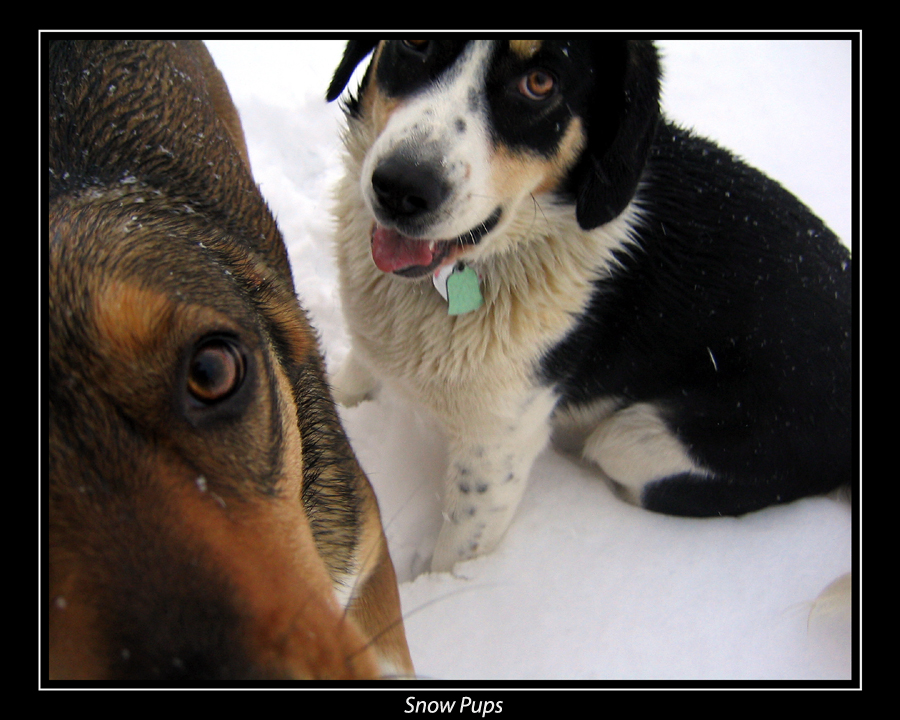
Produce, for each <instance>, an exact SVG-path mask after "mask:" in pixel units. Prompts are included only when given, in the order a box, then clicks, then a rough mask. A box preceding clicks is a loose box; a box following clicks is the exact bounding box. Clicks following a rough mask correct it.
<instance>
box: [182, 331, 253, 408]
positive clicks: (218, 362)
mask: <svg viewBox="0 0 900 720" xmlns="http://www.w3.org/2000/svg"><path fill="white" fill-rule="evenodd" d="M243 380H244V357H243V355H242V354H241V353H240V351H239V350H238V349H237V347H235V345H234V343H233V342H231V341H230V340H227V339H225V338H215V339H211V340H208V341H206V342H205V343H203V344H202V345H200V346H199V347H198V348H197V350H196V352H195V353H194V356H193V357H192V358H191V363H190V367H189V368H188V378H187V385H188V392H190V394H191V395H192V396H193V397H194V399H196V400H198V401H199V402H201V403H204V404H207V405H208V404H211V403H216V402H218V401H220V400H224V399H225V398H227V397H228V396H229V395H231V394H232V393H233V392H234V391H235V390H237V389H238V388H239V387H240V386H241V383H242V382H243Z"/></svg>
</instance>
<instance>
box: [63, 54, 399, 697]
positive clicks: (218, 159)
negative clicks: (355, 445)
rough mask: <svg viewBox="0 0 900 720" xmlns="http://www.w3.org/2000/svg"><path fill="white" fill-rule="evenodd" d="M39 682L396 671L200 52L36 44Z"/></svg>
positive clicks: (211, 70)
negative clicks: (44, 222) (43, 278)
mask: <svg viewBox="0 0 900 720" xmlns="http://www.w3.org/2000/svg"><path fill="white" fill-rule="evenodd" d="M48 87H49V96H48V97H49V102H48V122H49V139H50V140H49V248H48V251H49V275H48V277H49V280H48V286H49V301H48V341H49V342H48V346H49V350H48V373H47V393H48V405H47V408H48V409H47V417H48V426H49V458H48V466H49V490H48V500H49V502H48V516H47V517H48V533H47V542H48V570H49V572H48V580H49V582H48V592H47V596H46V597H47V601H48V615H49V616H48V626H47V627H48V641H49V654H48V658H47V659H48V669H49V676H50V678H51V679H55V680H80V679H89V680H117V679H118V680H179V679H183V680H198V679H232V680H234V679H273V678H307V679H310V678H374V677H379V676H383V675H385V674H401V673H402V674H411V672H412V667H411V664H410V662H409V655H408V650H407V648H406V642H405V638H404V634H403V627H402V622H401V619H400V607H399V600H398V595H397V587H396V581H395V580H394V574H393V567H392V565H391V561H390V558H389V556H388V555H387V549H386V544H385V541H384V535H383V532H382V528H381V523H380V519H379V513H378V507H377V503H376V501H375V497H374V495H373V493H372V490H371V488H370V486H369V484H368V481H367V479H366V477H365V475H364V474H363V473H362V471H361V470H360V468H359V466H358V464H357V462H356V459H355V457H354V455H353V453H352V451H351V449H350V446H349V444H348V442H347V440H346V437H345V436H344V434H343V430H342V428H341V425H340V422H339V420H338V418H337V415H336V412H335V410H334V407H333V404H332V402H331V397H330V393H329V390H328V388H327V386H326V384H325V382H324V379H323V378H324V371H323V369H322V361H321V358H320V355H319V350H318V346H317V340H316V336H315V333H314V332H313V330H312V329H311V327H310V325H309V323H308V320H307V318H306V315H305V312H304V310H303V309H302V308H301V306H300V305H299V303H298V301H297V298H296V296H295V294H294V288H293V282H292V277H291V270H290V267H289V265H288V259H287V253H286V251H285V248H284V244H283V241H282V238H281V234H280V232H279V230H278V228H277V227H276V224H275V221H274V219H273V217H272V215H271V213H270V212H269V210H268V208H267V207H266V204H265V202H264V201H263V199H262V197H261V196H260V194H259V191H258V189H257V187H256V185H255V183H254V180H253V178H252V176H251V173H250V167H249V160H248V156H247V151H246V148H245V145H244V139H243V135H242V132H241V127H240V121H239V119H238V116H237V112H236V111H235V109H234V107H233V105H232V104H231V99H230V97H229V94H228V90H227V88H226V87H225V84H224V81H223V79H222V77H221V75H220V74H219V72H218V70H217V69H216V68H215V66H214V64H213V62H212V59H211V58H210V56H209V54H208V53H207V51H206V49H205V47H204V46H203V44H202V43H199V42H139V41H121V42H120V41H98V42H87V41H74V42H53V43H51V44H50V46H49V64H48Z"/></svg>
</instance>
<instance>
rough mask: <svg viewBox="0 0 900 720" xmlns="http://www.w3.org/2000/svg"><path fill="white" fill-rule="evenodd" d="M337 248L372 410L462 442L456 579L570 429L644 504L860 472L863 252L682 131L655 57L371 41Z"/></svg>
mask: <svg viewBox="0 0 900 720" xmlns="http://www.w3.org/2000/svg"><path fill="white" fill-rule="evenodd" d="M373 51H374V53H373V57H372V60H371V62H370V64H369V66H368V68H367V70H366V72H365V75H364V77H363V79H362V81H361V83H360V88H359V92H358V95H356V96H355V97H351V98H349V99H348V100H347V116H348V123H349V127H348V130H347V133H346V148H347V152H346V160H345V165H346V175H345V178H344V180H343V182H342V184H341V185H340V188H339V196H338V210H337V215H338V229H337V253H338V265H339V271H340V284H341V293H342V302H343V309H344V312H345V315H346V319H347V322H348V325H349V330H350V333H351V338H352V345H353V347H352V351H351V354H350V356H349V357H348V359H347V361H346V363H345V365H344V366H343V367H342V368H341V370H340V371H339V372H338V373H337V375H336V377H335V386H336V389H337V392H338V397H339V398H340V399H342V400H343V402H345V403H347V404H353V403H356V402H359V401H360V400H362V399H364V398H366V397H371V395H372V393H373V392H374V391H375V389H376V388H377V386H378V381H381V380H384V381H388V382H391V383H392V384H394V385H395V386H397V387H399V388H400V389H401V390H403V391H404V392H405V393H407V394H408V395H409V396H411V397H412V398H414V399H416V400H417V401H419V402H421V403H423V404H424V405H425V406H427V407H428V408H430V409H431V411H433V413H434V414H435V415H436V416H437V417H438V418H439V419H440V421H441V422H442V423H443V425H444V428H445V429H446V431H447V433H448V437H449V465H448V471H447V475H446V484H445V487H444V488H443V492H444V517H445V521H444V526H443V529H442V531H441V534H440V536H439V539H438V545H437V548H436V550H435V553H434V557H433V560H432V568H433V569H436V570H445V569H448V568H450V567H452V566H453V564H454V563H455V562H456V561H458V560H461V559H465V558H469V557H473V556H475V555H478V554H481V553H484V552H488V551H490V550H491V549H492V548H493V547H494V546H495V545H496V544H497V543H498V542H499V540H500V539H501V537H502V536H503V534H504V532H505V530H506V528H507V527H508V525H509V523H510V521H511V519H512V517H513V514H514V512H515V509H516V507H517V505H518V503H519V500H520V498H521V497H522V493H523V490H524V487H525V483H526V480H527V478H528V474H529V471H530V468H531V466H532V463H533V461H534V459H535V457H536V456H537V455H538V453H540V452H541V450H542V449H543V448H544V447H545V446H546V444H547V441H548V439H549V438H550V436H551V433H553V436H554V439H558V440H559V441H560V442H561V443H562V444H563V446H564V447H567V448H577V449H578V450H579V451H580V452H581V453H582V454H583V456H584V457H585V458H587V459H589V460H591V461H592V462H594V463H596V464H597V465H598V466H599V467H600V468H601V470H602V471H603V473H604V474H605V475H606V476H607V477H609V478H610V479H611V480H612V481H613V483H614V484H615V487H616V488H617V489H618V490H619V491H620V492H621V495H622V496H623V497H624V498H626V499H628V500H629V501H631V502H634V503H637V504H640V505H641V506H643V507H646V508H649V509H651V510H656V511H660V512H665V513H672V514H679V515H697V516H704V515H720V514H721V515H736V514H741V513H745V512H749V511H752V510H756V509H759V508H762V507H765V506H767V505H770V504H773V503H783V502H788V501H791V500H794V499H796V498H798V497H801V496H804V495H810V494H816V493H825V492H828V491H831V490H832V489H835V488H838V487H840V486H845V485H848V484H850V483H852V482H854V478H855V475H856V455H855V444H854V441H853V432H852V425H853V418H852V415H853V413H852V406H853V401H852V396H853V393H854V381H853V375H852V371H851V352H852V346H853V337H852V334H851V330H852V310H851V294H852V287H851V274H852V272H851V259H850V253H849V251H848V250H847V249H846V247H844V246H843V245H842V244H841V243H840V242H839V240H838V238H836V237H835V236H834V234H833V233H832V232H831V231H830V230H829V229H828V228H827V227H826V226H825V225H824V224H823V223H822V221H821V220H819V219H818V218H817V217H816V216H815V215H813V214H812V213H811V212H810V211H809V210H808V209H807V208H806V207H804V206H803V205H802V204H801V203H800V202H799V201H798V200H797V199H796V198H794V197H793V196H792V195H791V194H790V193H788V192H787V191H786V190H784V189H783V188H782V187H781V186H780V185H778V184H777V183H775V182H773V181H772V180H770V179H768V178H766V177H765V176H764V175H762V174H761V173H760V172H758V171H756V170H754V169H753V168H750V167H748V166H747V165H745V164H743V163H742V162H741V161H739V160H737V159H736V158H734V157H733V156H732V155H731V154H729V153H728V152H727V151H725V150H722V149H721V148H719V147H717V146H716V145H714V144H713V143H711V142H709V141H707V140H704V139H702V138H699V137H696V136H694V135H692V134H691V133H690V132H688V131H685V130H682V129H680V128H678V127H676V126H674V125H673V124H671V123H670V122H668V121H666V120H665V119H664V118H662V117H661V116H660V112H659V92H660V68H659V61H658V56H657V51H656V49H655V47H654V45H653V44H652V43H651V42H648V41H640V40H623V39H608V38H606V39H604V38H602V37H598V38H597V39H593V38H584V39H576V40H572V41H561V40H553V41H540V40H537V41H486V40H485V41H481V40H479V41H462V40H456V39H448V40H419V41H383V42H377V43H376V42H374V41H373V42H370V43H368V42H362V41H351V42H350V43H349V44H348V46H347V48H346V52H345V55H344V58H343V61H342V62H341V64H340V66H339V67H338V68H337V71H336V73H335V75H334V79H333V81H332V84H331V87H330V88H329V91H328V98H329V100H333V99H335V98H336V97H338V96H339V95H340V93H341V92H342V91H343V89H344V88H345V87H346V85H347V83H348V82H349V78H350V76H351V73H352V72H353V70H354V68H355V67H356V66H357V65H358V64H359V63H360V62H361V61H362V60H363V59H364V58H365V57H366V56H368V54H369V53H370V52H373Z"/></svg>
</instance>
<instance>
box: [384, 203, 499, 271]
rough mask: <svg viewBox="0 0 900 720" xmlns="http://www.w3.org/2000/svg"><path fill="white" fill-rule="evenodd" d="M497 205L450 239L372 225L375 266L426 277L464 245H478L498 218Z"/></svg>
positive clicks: (451, 259) (493, 227)
mask: <svg viewBox="0 0 900 720" xmlns="http://www.w3.org/2000/svg"><path fill="white" fill-rule="evenodd" d="M502 215H503V213H502V210H501V209H500V208H499V207H498V208H496V209H495V210H494V212H492V213H491V214H490V216H489V217H488V218H487V219H486V220H485V221H484V222H481V223H479V224H478V225H476V226H475V227H473V228H471V229H470V230H468V231H466V232H465V233H463V234H462V235H457V236H456V237H454V238H452V239H450V240H430V239H426V238H420V237H412V236H409V235H404V234H403V233H402V232H400V231H399V230H398V229H396V228H393V227H389V226H387V225H382V224H381V223H379V222H378V221H376V222H375V223H373V225H372V233H371V238H370V240H371V247H372V259H373V260H374V261H375V266H376V267H377V268H378V269H379V270H381V271H382V272H384V273H390V274H392V275H396V276H397V277H402V278H408V279H412V280H417V279H421V278H424V277H428V276H429V275H431V274H432V273H434V272H435V271H436V270H437V269H438V268H439V267H441V266H442V265H446V264H447V263H450V262H455V261H456V260H457V259H458V258H459V256H460V255H462V254H463V253H464V252H465V251H466V250H467V249H469V248H471V247H474V246H475V245H478V244H479V243H480V242H481V241H482V240H483V239H484V237H485V236H487V235H488V234H490V232H491V231H492V230H494V229H495V228H496V227H497V225H498V224H499V222H500V218H501V216H502Z"/></svg>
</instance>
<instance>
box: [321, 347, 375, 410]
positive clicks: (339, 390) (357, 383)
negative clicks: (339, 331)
mask: <svg viewBox="0 0 900 720" xmlns="http://www.w3.org/2000/svg"><path fill="white" fill-rule="evenodd" d="M378 387H379V384H378V381H377V380H376V379H375V378H374V377H373V376H372V374H371V373H370V372H369V371H368V370H367V369H366V368H365V367H363V366H362V365H361V364H360V363H359V362H358V361H357V360H356V358H355V357H354V356H353V354H352V353H351V354H350V355H348V356H347V359H346V360H345V361H344V364H343V365H341V367H340V369H339V370H338V371H337V372H336V373H335V374H334V375H333V376H332V378H331V388H332V392H333V394H334V399H335V401H336V402H338V403H339V404H340V405H343V406H344V407H355V406H356V405H359V404H360V403H361V402H363V401H365V400H372V399H373V398H374V397H375V396H376V395H377V393H378Z"/></svg>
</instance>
